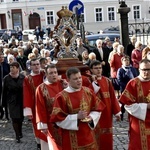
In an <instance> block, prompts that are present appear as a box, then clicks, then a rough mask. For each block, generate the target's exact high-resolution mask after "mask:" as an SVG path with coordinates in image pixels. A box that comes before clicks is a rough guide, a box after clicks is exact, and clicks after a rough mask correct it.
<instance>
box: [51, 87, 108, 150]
mask: <svg viewBox="0 0 150 150" xmlns="http://www.w3.org/2000/svg"><path fill="white" fill-rule="evenodd" d="M104 108H105V105H104V104H103V102H102V101H100V100H99V99H98V98H97V97H96V96H95V94H94V93H93V91H92V90H91V89H89V88H86V87H82V88H81V90H80V91H76V92H73V93H69V92H67V91H65V90H63V91H62V92H60V93H59V94H58V95H56V100H55V102H54V108H53V112H52V115H51V120H50V121H51V122H61V121H63V120H65V119H66V117H67V116H68V115H71V114H77V113H78V112H79V110H87V111H88V112H89V113H90V112H91V111H98V112H100V111H102V110H103V109H104ZM62 149H63V150H79V149H81V150H97V143H96V139H95V133H94V130H91V128H90V127H89V125H88V123H85V122H81V121H80V120H78V130H67V129H62Z"/></svg>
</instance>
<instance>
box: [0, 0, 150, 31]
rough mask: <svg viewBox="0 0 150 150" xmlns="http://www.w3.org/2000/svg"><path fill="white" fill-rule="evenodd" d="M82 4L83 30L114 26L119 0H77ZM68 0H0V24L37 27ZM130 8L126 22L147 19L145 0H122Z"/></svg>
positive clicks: (51, 20) (52, 19) (149, 5)
mask: <svg viewBox="0 0 150 150" xmlns="http://www.w3.org/2000/svg"><path fill="white" fill-rule="evenodd" d="M81 1H82V3H83V4H84V13H82V15H81V16H82V21H83V23H84V26H85V30H87V31H92V32H94V33H96V32H99V31H100V30H103V29H104V28H106V27H110V26H113V27H115V26H118V24H119V14H118V13H117V10H118V7H119V0H81ZM70 2H71V0H63V1H62V0H0V28H1V29H4V28H8V29H12V28H13V29H18V28H21V29H22V30H25V29H34V28H35V27H36V26H37V25H38V26H40V27H41V28H43V29H44V28H46V27H47V26H50V27H51V28H53V27H54V26H55V25H56V23H57V18H58V17H57V15H56V13H57V11H59V10H60V9H61V8H62V6H67V7H69V3H70ZM126 4H127V6H128V7H130V8H131V12H130V13H129V15H128V17H129V23H133V22H135V21H138V22H140V21H141V22H142V21H143V20H145V21H148V19H149V18H150V1H149V0H126ZM80 21H81V20H80Z"/></svg>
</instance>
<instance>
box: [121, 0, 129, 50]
mask: <svg viewBox="0 0 150 150" xmlns="http://www.w3.org/2000/svg"><path fill="white" fill-rule="evenodd" d="M118 1H119V4H120V6H119V8H118V13H119V14H120V20H119V26H120V37H121V43H122V45H123V46H124V48H125V53H126V51H127V46H128V44H129V29H128V13H129V12H130V8H129V7H128V6H127V5H126V3H125V0H118Z"/></svg>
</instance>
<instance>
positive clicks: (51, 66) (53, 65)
mask: <svg viewBox="0 0 150 150" xmlns="http://www.w3.org/2000/svg"><path fill="white" fill-rule="evenodd" d="M48 68H56V69H57V67H56V65H55V64H50V65H47V66H46V67H45V72H46V73H47V70H48Z"/></svg>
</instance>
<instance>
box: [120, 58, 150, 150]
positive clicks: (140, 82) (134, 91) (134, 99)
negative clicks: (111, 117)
mask: <svg viewBox="0 0 150 150" xmlns="http://www.w3.org/2000/svg"><path fill="white" fill-rule="evenodd" d="M139 73H140V74H139V76H138V77H136V78H134V79H132V80H131V81H129V83H128V84H127V86H126V88H125V90H124V92H123V93H122V95H121V97H120V102H121V103H123V104H124V105H125V109H126V110H127V112H128V114H129V148H128V149H129V150H135V149H136V150H149V149H150V60H147V59H143V60H142V61H141V62H140V64H139Z"/></svg>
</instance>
